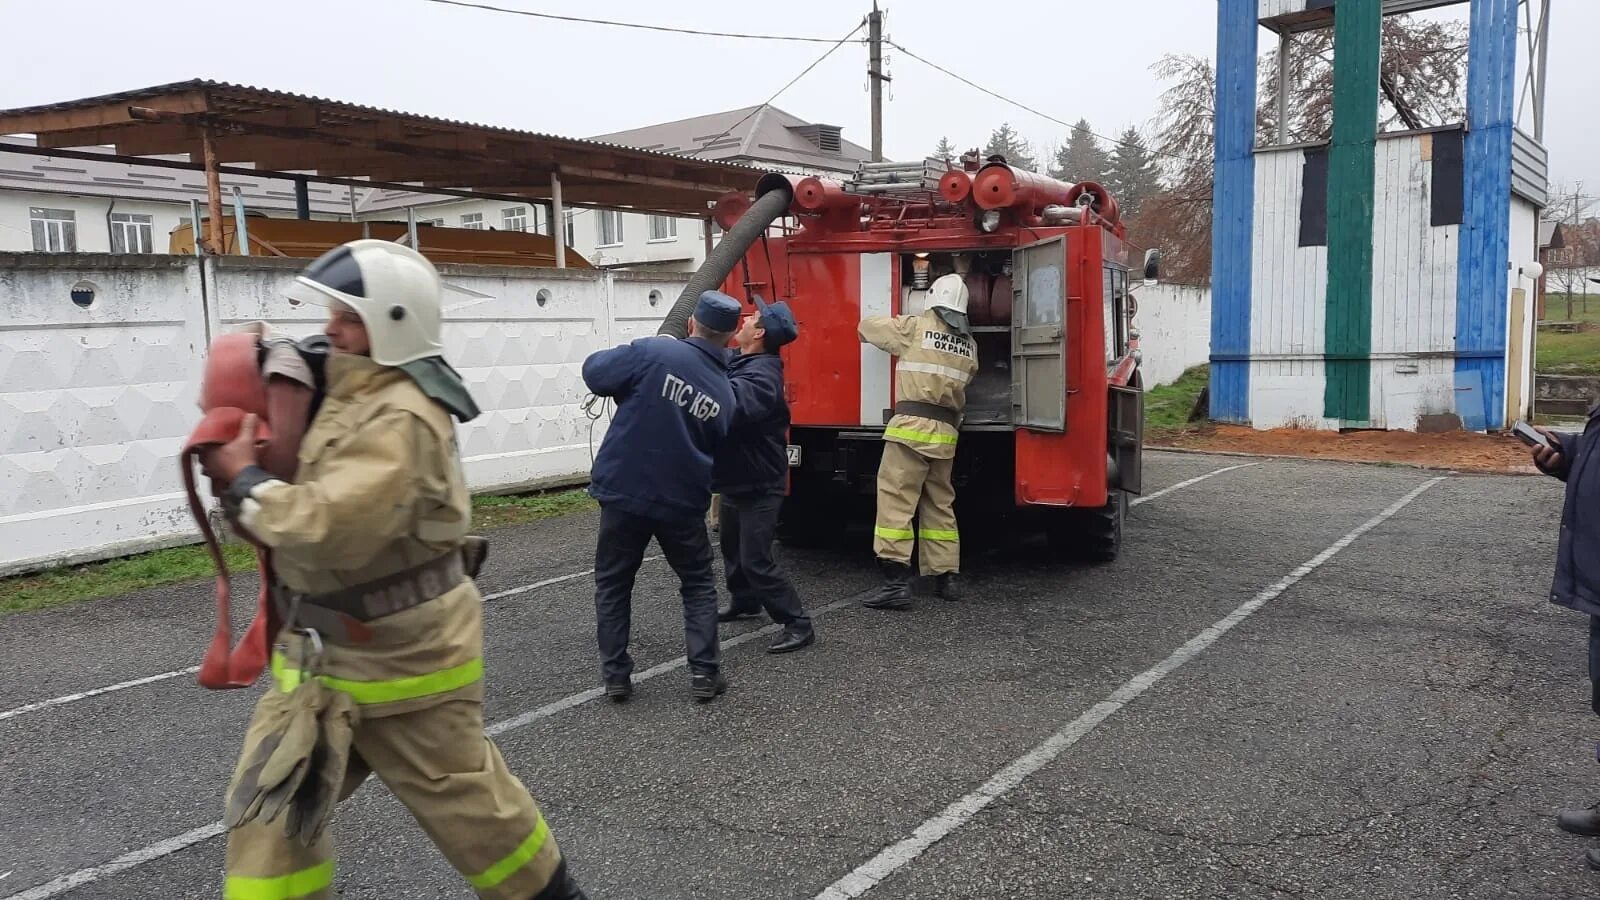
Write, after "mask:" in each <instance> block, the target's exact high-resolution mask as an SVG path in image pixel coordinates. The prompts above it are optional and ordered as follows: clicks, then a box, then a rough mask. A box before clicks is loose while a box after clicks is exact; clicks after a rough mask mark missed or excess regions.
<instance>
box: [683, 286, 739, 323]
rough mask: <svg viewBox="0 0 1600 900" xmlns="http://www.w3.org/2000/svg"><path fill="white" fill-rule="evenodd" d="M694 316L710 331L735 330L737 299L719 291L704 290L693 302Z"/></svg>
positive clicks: (737, 320)
mask: <svg viewBox="0 0 1600 900" xmlns="http://www.w3.org/2000/svg"><path fill="white" fill-rule="evenodd" d="M694 318H695V321H697V322H699V323H700V324H701V325H704V326H705V327H707V328H709V329H711V330H712V331H737V330H739V301H737V300H735V299H733V298H732V297H729V296H728V295H727V294H724V293H722V292H721V291H706V292H705V293H703V294H701V295H700V302H699V303H697V304H695V307H694Z"/></svg>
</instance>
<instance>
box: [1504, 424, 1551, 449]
mask: <svg viewBox="0 0 1600 900" xmlns="http://www.w3.org/2000/svg"><path fill="white" fill-rule="evenodd" d="M1511 433H1512V434H1514V435H1516V436H1517V438H1518V439H1519V440H1521V441H1522V442H1523V443H1524V444H1527V445H1528V446H1529V447H1543V448H1544V449H1546V450H1556V449H1557V448H1556V447H1555V446H1554V445H1553V444H1551V443H1550V439H1549V438H1547V437H1545V436H1544V435H1543V434H1542V433H1540V432H1539V431H1537V430H1535V429H1534V427H1533V426H1532V425H1529V424H1528V423H1527V422H1520V421H1519V422H1518V423H1517V424H1515V425H1513V426H1511Z"/></svg>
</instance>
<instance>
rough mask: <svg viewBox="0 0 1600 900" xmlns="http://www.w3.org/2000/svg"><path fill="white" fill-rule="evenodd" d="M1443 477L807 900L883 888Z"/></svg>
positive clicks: (844, 899)
mask: <svg viewBox="0 0 1600 900" xmlns="http://www.w3.org/2000/svg"><path fill="white" fill-rule="evenodd" d="M1444 478H1445V476H1440V477H1438V478H1433V479H1431V480H1429V481H1425V482H1423V483H1422V484H1421V485H1419V486H1418V487H1417V488H1416V489H1415V490H1412V491H1411V492H1410V493H1408V494H1406V495H1405V496H1404V497H1401V498H1400V499H1399V500H1396V501H1395V502H1394V503H1393V504H1391V505H1390V506H1389V508H1388V509H1385V510H1384V511H1383V512H1381V513H1378V514H1377V515H1376V516H1373V517H1372V518H1370V519H1368V520H1367V521H1366V522H1363V523H1362V524H1361V525H1360V526H1358V527H1357V528H1356V529H1355V530H1354V531H1352V532H1350V533H1349V534H1347V535H1345V536H1344V537H1342V538H1340V539H1339V540H1338V541H1336V542H1334V544H1333V545H1332V546H1331V547H1329V548H1328V549H1326V550H1324V551H1322V552H1321V553H1318V554H1317V555H1316V556H1314V557H1312V558H1311V560H1310V561H1309V562H1306V563H1305V564H1304V565H1302V566H1300V567H1299V568H1298V569H1295V570H1294V571H1293V572H1290V573H1289V574H1288V575H1286V576H1284V577H1283V578H1282V579H1281V580H1279V581H1278V583H1276V584H1274V585H1272V586H1271V587H1269V588H1267V589H1266V590H1263V591H1262V592H1261V593H1259V594H1257V595H1255V596H1254V597H1253V598H1251V599H1249V600H1247V601H1245V602H1244V603H1242V604H1240V605H1239V606H1238V607H1237V608H1236V609H1234V611H1233V612H1231V613H1229V614H1228V615H1227V616H1225V617H1224V618H1222V619H1221V620H1219V621H1217V622H1216V623H1215V624H1213V625H1212V626H1211V627H1209V628H1207V629H1205V630H1204V631H1202V632H1200V633H1199V634H1197V635H1195V636H1194V637H1192V638H1190V639H1189V641H1188V642H1187V643H1185V644H1184V645H1183V646H1182V647H1179V648H1178V649H1177V650H1174V651H1173V652H1172V655H1170V656H1168V657H1167V658H1166V659H1164V660H1162V661H1161V662H1159V663H1157V664H1156V665H1154V666H1152V667H1151V668H1149V669H1146V670H1145V671H1143V672H1141V673H1139V674H1138V675H1135V676H1134V677H1133V678H1131V679H1129V680H1128V681H1127V682H1125V683H1124V684H1123V685H1122V686H1121V687H1119V688H1117V689H1116V690H1115V691H1113V692H1112V693H1111V695H1110V696H1108V697H1107V698H1106V699H1104V700H1102V701H1100V702H1099V703H1097V704H1095V705H1094V706H1093V707H1091V708H1090V709H1089V711H1088V712H1086V713H1084V714H1083V715H1081V716H1079V717H1078V718H1076V719H1073V720H1072V721H1071V722H1069V723H1067V725H1066V727H1064V728H1062V729H1061V730H1060V731H1057V732H1056V733H1055V734H1053V735H1051V736H1050V737H1049V738H1048V739H1046V740H1045V742H1044V743H1042V744H1040V745H1038V746H1037V747H1034V748H1033V749H1032V750H1030V751H1028V752H1027V753H1026V754H1024V755H1022V756H1020V757H1018V758H1017V759H1015V760H1013V761H1012V762H1011V764H1010V765H1008V766H1006V767H1005V768H1003V769H1001V770H1000V771H999V772H997V773H995V775H994V776H993V777H991V778H990V779H989V780H988V781H986V782H984V783H983V784H982V785H981V786H979V787H978V789H977V790H975V791H973V792H972V793H970V794H967V795H966V796H965V797H962V798H961V799H959V800H957V801H956V802H954V803H952V804H950V805H949V806H947V807H945V808H944V810H943V811H941V812H940V813H939V814H938V815H936V816H934V817H932V818H930V819H928V820H927V821H925V822H923V823H922V824H921V825H918V826H917V828H916V830H914V831H912V833H911V836H910V837H907V838H904V839H903V840H901V841H899V842H897V843H894V844H891V845H889V846H888V847H885V848H884V849H883V850H881V851H879V853H878V854H877V855H876V856H874V857H873V858H871V859H869V860H867V861H866V862H865V863H862V864H861V865H860V866H857V867H856V868H855V869H854V870H853V871H851V872H850V873H849V874H848V875H845V876H844V877H843V878H840V879H839V880H838V881H835V882H834V883H833V884H831V885H829V886H828V887H827V888H826V889H825V890H823V891H822V892H821V893H819V894H817V895H816V897H814V898H813V900H848V898H852V897H860V896H861V895H863V894H865V893H867V892H868V891H870V890H872V889H873V888H875V887H877V886H878V885H879V884H881V883H883V881H884V880H886V879H887V878H889V877H890V876H891V875H893V874H894V873H896V872H898V871H900V870H901V869H903V868H905V867H906V866H908V865H910V864H911V863H912V862H913V861H915V860H916V858H917V857H918V856H921V855H922V853H923V852H924V851H926V850H927V849H928V848H930V847H932V846H933V845H934V844H936V843H938V842H939V841H941V840H943V839H944V838H946V837H949V836H950V835H951V834H953V833H954V832H955V831H956V830H957V829H959V828H961V827H962V826H964V825H966V824H967V823H968V822H970V821H972V819H973V818H974V817H975V816H977V814H978V813H979V812H981V811H982V810H983V809H984V807H986V806H988V805H989V804H991V803H993V802H994V801H995V800H998V799H999V798H1001V797H1003V796H1005V795H1006V794H1007V793H1010V792H1011V791H1012V790H1013V789H1014V788H1016V787H1017V786H1018V785H1020V784H1021V783H1022V782H1023V781H1024V780H1025V779H1027V778H1028V776H1030V775H1032V774H1033V773H1035V772H1037V771H1039V770H1040V769H1042V768H1044V767H1045V766H1046V765H1047V764H1049V763H1050V762H1051V761H1052V760H1054V759H1055V758H1056V757H1058V756H1060V755H1061V754H1062V752H1064V751H1065V750H1066V749H1067V748H1069V747H1071V746H1072V745H1073V744H1076V743H1077V742H1078V741H1080V740H1082V739H1083V737H1084V736H1085V735H1087V734H1089V732H1091V731H1093V730H1094V729H1095V728H1096V727H1097V726H1099V724H1100V723H1101V722H1104V721H1105V720H1106V719H1109V718H1110V717H1111V716H1113V715H1115V714H1116V713H1117V712H1118V711H1119V710H1121V709H1122V708H1123V707H1124V706H1127V705H1128V704H1129V703H1132V702H1133V701H1134V700H1136V699H1138V697H1139V696H1140V695H1141V694H1143V693H1144V692H1145V691H1148V690H1150V689H1151V688H1152V687H1154V686H1155V685H1156V684H1157V683H1159V682H1160V681H1161V679H1163V678H1165V677H1167V676H1168V675H1170V674H1172V673H1173V672H1174V671H1176V670H1177V669H1178V668H1179V667H1181V666H1182V665H1183V664H1184V663H1187V662H1188V661H1190V660H1191V659H1194V658H1195V657H1196V656H1199V655H1200V654H1201V653H1204V652H1205V650H1206V648H1208V647H1210V646H1211V645H1212V644H1214V643H1216V642H1217V640H1218V639H1220V638H1221V637H1222V636H1223V635H1224V634H1227V633H1228V631H1229V630H1231V629H1232V628H1233V627H1234V626H1235V625H1238V624H1239V623H1240V622H1243V621H1244V620H1245V619H1247V618H1249V616H1250V615H1251V614H1252V613H1254V612H1255V611H1256V610H1258V609H1260V608H1261V607H1263V606H1265V605H1266V604H1267V603H1269V602H1271V601H1272V600H1274V599H1276V598H1277V597H1279V596H1281V595H1282V594H1283V593H1284V592H1285V591H1287V590H1289V588H1291V587H1294V586H1295V584H1297V583H1298V582H1299V581H1300V580H1301V579H1303V578H1305V577H1306V576H1307V575H1310V574H1311V573H1312V572H1314V571H1316V570H1317V569H1318V568H1320V567H1321V566H1322V565H1323V564H1324V563H1326V562H1327V561H1328V560H1330V559H1332V558H1333V557H1335V556H1337V555H1338V554H1339V553H1340V552H1341V551H1342V550H1344V549H1345V548H1346V547H1349V546H1350V545H1351V544H1352V543H1354V542H1355V541H1356V540H1357V539H1358V538H1360V537H1361V536H1362V535H1364V534H1366V533H1367V532H1369V531H1371V530H1372V529H1374V528H1376V527H1378V526H1379V525H1382V524H1383V523H1384V522H1387V521H1388V520H1389V519H1390V518H1392V517H1393V516H1395V515H1396V514H1397V513H1399V512H1400V511H1401V510H1402V509H1405V508H1406V507H1407V506H1408V505H1410V504H1411V502H1412V501H1413V500H1415V499H1417V498H1418V497H1420V496H1422V493H1423V492H1424V491H1426V490H1428V489H1429V488H1431V487H1433V486H1434V485H1436V484H1438V483H1439V482H1441V481H1443V480H1444ZM1152 496H1154V495H1152Z"/></svg>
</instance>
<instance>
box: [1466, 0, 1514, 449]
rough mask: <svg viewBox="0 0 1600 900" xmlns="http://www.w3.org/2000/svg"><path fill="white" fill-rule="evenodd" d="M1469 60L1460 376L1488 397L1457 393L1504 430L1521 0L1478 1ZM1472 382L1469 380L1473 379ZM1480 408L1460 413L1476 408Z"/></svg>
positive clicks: (1470, 417)
mask: <svg viewBox="0 0 1600 900" xmlns="http://www.w3.org/2000/svg"><path fill="white" fill-rule="evenodd" d="M1469 43H1470V49H1469V50H1468V55H1467V60H1468V61H1467V129H1468V130H1467V137H1466V146H1465V148H1464V150H1463V154H1462V156H1463V163H1464V168H1465V170H1466V174H1465V178H1466V188H1465V190H1464V191H1463V194H1464V201H1465V202H1464V210H1463V217H1462V223H1461V242H1460V245H1459V246H1460V254H1459V259H1458V263H1457V273H1458V274H1457V278H1458V281H1457V285H1456V353H1457V359H1456V373H1457V381H1458V383H1459V382H1461V381H1463V380H1464V379H1463V378H1462V377H1461V376H1466V375H1470V374H1476V375H1477V376H1478V378H1479V379H1481V384H1482V390H1481V391H1479V392H1477V393H1476V395H1474V393H1473V392H1471V391H1465V392H1461V391H1458V393H1457V399H1458V412H1459V413H1460V415H1461V418H1462V420H1463V421H1483V422H1484V423H1486V424H1487V426H1488V427H1489V428H1501V427H1504V426H1505V410H1506V401H1505V383H1506V316H1507V313H1508V310H1507V304H1508V303H1509V294H1508V291H1509V285H1508V281H1507V275H1506V271H1507V270H1506V266H1507V263H1508V261H1509V259H1510V254H1511V246H1510V242H1511V131H1512V126H1513V109H1514V102H1513V101H1514V100H1515V89H1516V63H1517V0H1472V24H1471V32H1470V37H1469ZM1467 380H1470V379H1467ZM1475 397H1476V398H1481V402H1482V409H1481V410H1479V409H1477V408H1472V409H1461V408H1460V406H1461V405H1462V404H1476V403H1477V402H1479V400H1478V399H1475Z"/></svg>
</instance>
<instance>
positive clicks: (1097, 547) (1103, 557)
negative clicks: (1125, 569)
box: [1045, 491, 1128, 562]
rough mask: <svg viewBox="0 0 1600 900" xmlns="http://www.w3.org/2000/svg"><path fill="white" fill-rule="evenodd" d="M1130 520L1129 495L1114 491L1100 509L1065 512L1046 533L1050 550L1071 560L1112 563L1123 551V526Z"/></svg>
mask: <svg viewBox="0 0 1600 900" xmlns="http://www.w3.org/2000/svg"><path fill="white" fill-rule="evenodd" d="M1127 517H1128V493H1127V492H1126V491H1113V492H1112V494H1111V498H1110V502H1108V503H1107V504H1106V505H1105V506H1102V507H1100V508H1099V509H1073V510H1064V511H1063V512H1062V515H1061V518H1060V520H1059V521H1057V522H1054V523H1052V524H1051V527H1050V529H1049V530H1048V531H1046V532H1045V538H1046V539H1047V540H1048V541H1049V543H1050V549H1051V550H1052V551H1054V552H1055V553H1057V554H1059V555H1062V556H1066V557H1068V558H1071V559H1076V560H1083V561H1086V562H1112V561H1114V560H1115V559H1116V558H1117V554H1118V553H1120V552H1121V551H1122V523H1123V521H1124V520H1125V519H1127Z"/></svg>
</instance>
